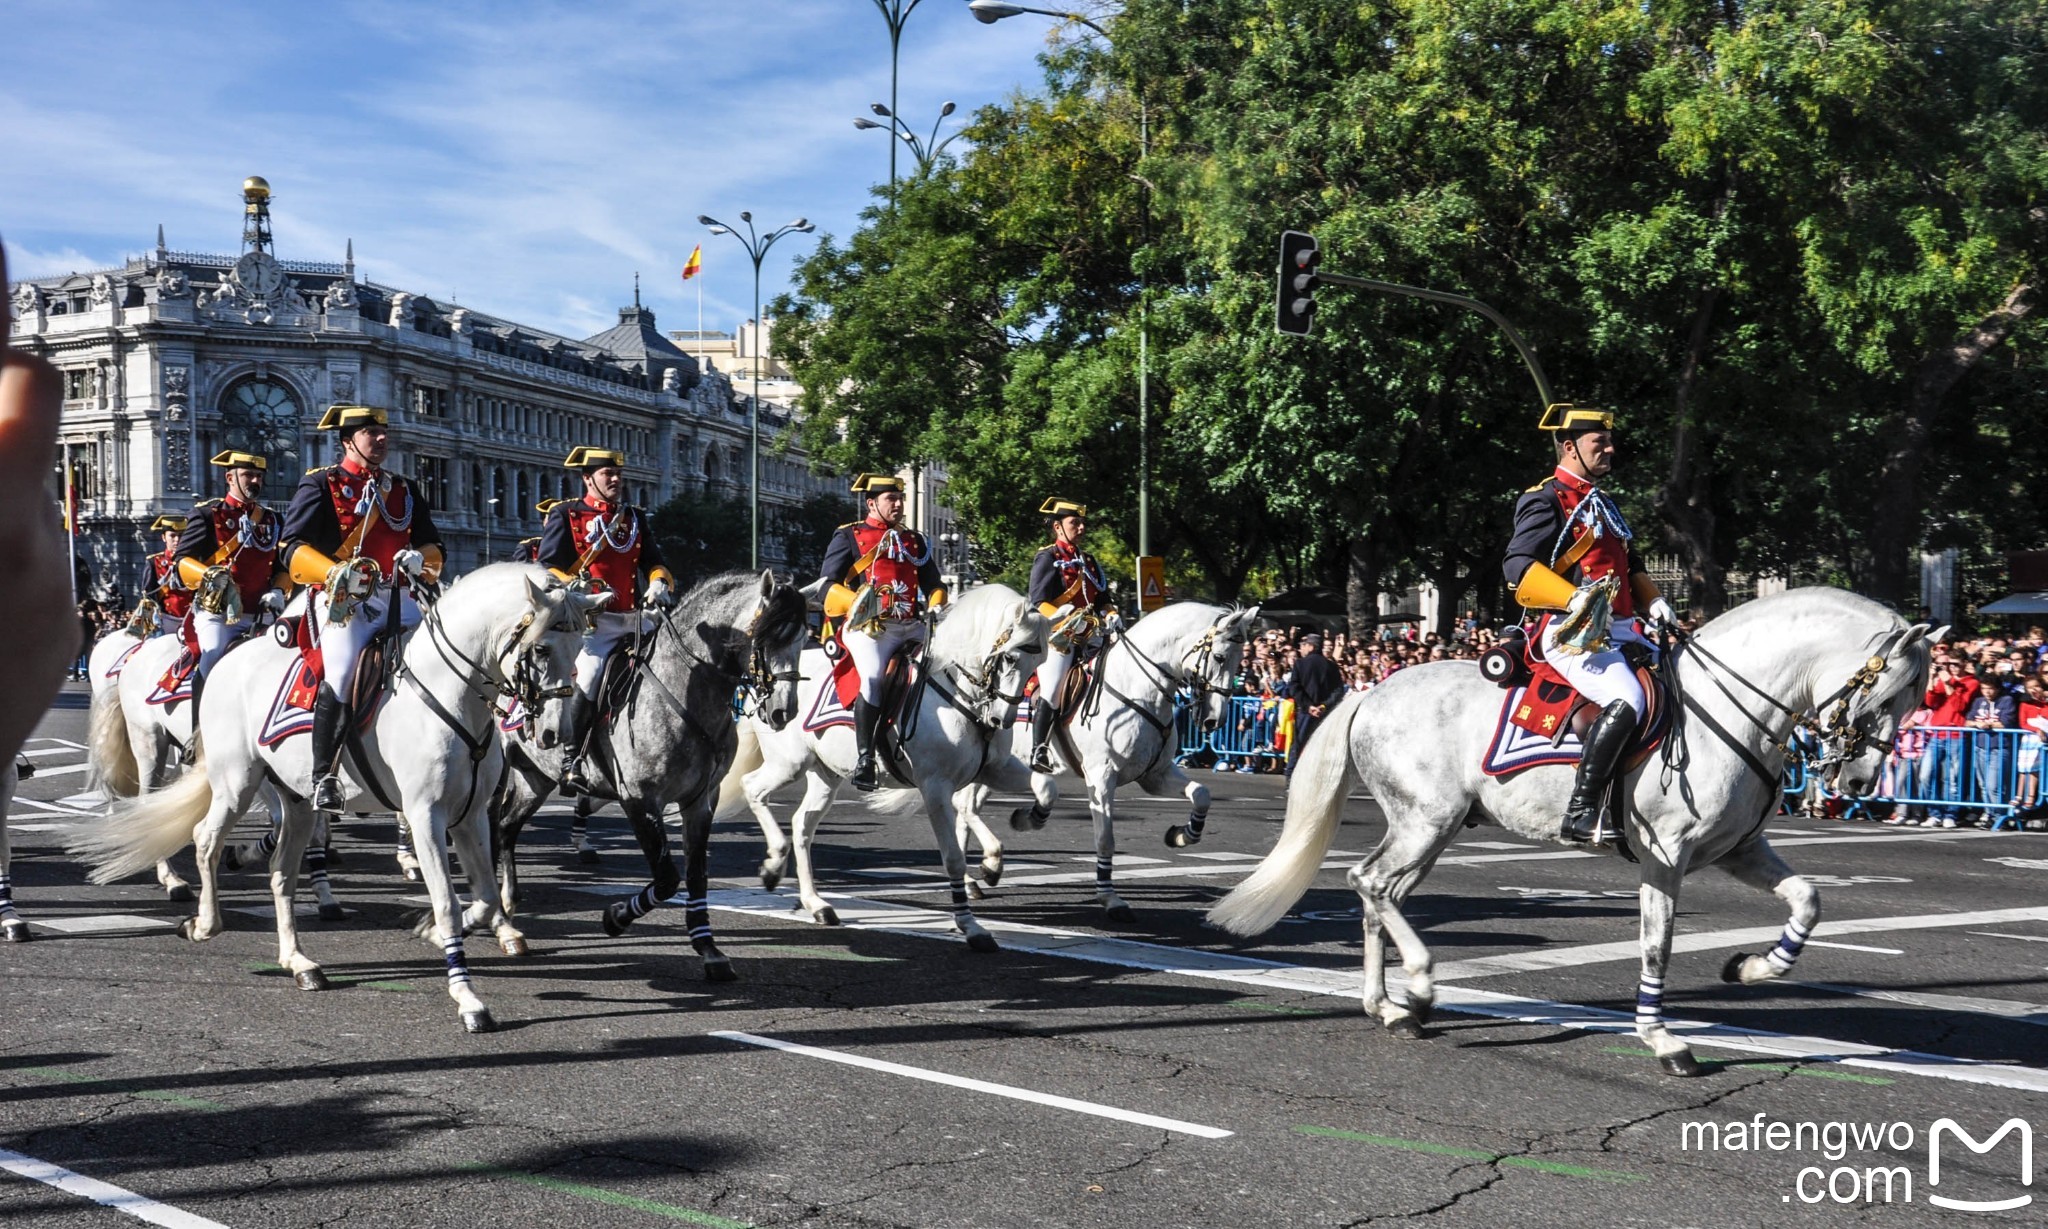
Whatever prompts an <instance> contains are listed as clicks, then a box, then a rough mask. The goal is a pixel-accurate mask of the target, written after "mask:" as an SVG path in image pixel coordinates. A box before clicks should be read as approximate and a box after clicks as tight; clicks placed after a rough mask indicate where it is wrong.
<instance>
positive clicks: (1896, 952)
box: [1806, 939, 1906, 956]
mask: <svg viewBox="0 0 2048 1229" xmlns="http://www.w3.org/2000/svg"><path fill="white" fill-rule="evenodd" d="M1806 946H1808V947H1839V948H1841V949H1842V950H1843V951H1845V952H1876V953H1877V954H1878V955H1880V956H1903V955H1905V954H1906V953H1905V950H1904V949H1903V948H1897V947H1865V946H1863V945H1862V944H1861V943H1827V942H1823V941H1822V940H1820V939H1808V940H1807V941H1806Z"/></svg>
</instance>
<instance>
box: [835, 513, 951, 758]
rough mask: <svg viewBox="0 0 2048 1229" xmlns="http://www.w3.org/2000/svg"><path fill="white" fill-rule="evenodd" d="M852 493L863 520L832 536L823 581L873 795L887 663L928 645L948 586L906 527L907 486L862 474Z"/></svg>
mask: <svg viewBox="0 0 2048 1229" xmlns="http://www.w3.org/2000/svg"><path fill="white" fill-rule="evenodd" d="M853 489H854V490H855V491H856V492H858V493H860V494H861V495H864V496H866V498H867V509H868V514H867V517H866V519H864V520H858V521H849V522H848V523H846V524H844V525H841V526H840V527H839V528H838V529H835V530H833V532H832V540H831V542H830V543H829V544H828V545H827V546H826V547H825V562H824V564H823V565H822V566H821V567H820V568H819V578H820V579H821V580H823V581H824V582H825V583H826V585H827V586H828V588H827V589H826V591H825V617H826V618H827V619H830V620H834V621H838V622H841V623H843V626H844V628H845V630H844V633H843V634H842V636H841V640H842V642H843V643H844V644H845V645H846V651H847V654H848V655H849V656H850V657H851V658H852V659H853V667H854V671H855V672H856V673H857V674H858V675H859V676H860V695H859V697H858V698H856V699H855V700H854V702H853V737H854V744H855V746H856V747H857V748H858V750H859V758H858V759H857V760H856V762H855V764H854V769H853V777H852V781H853V787H854V788H855V789H857V790H861V791H863V792H866V791H869V790H873V789H874V788H875V787H876V786H877V785H878V784H879V782H877V780H876V779H875V728H876V727H877V726H878V725H880V724H881V720H882V683H883V681H884V678H885V677H886V674H887V671H888V667H889V661H890V659H891V658H893V657H895V656H896V655H897V654H898V653H901V652H903V651H904V650H905V649H907V648H909V647H910V646H911V645H923V644H924V642H925V636H926V633H927V627H926V624H925V619H924V616H925V614H926V613H927V612H928V611H938V610H940V609H943V608H944V607H945V605H946V588H945V581H944V580H943V579H942V578H941V577H940V576H939V566H938V564H937V563H935V562H933V560H932V548H931V543H930V542H928V541H926V540H925V536H924V535H923V534H921V533H919V532H918V531H917V530H915V529H911V528H908V527H907V526H906V525H905V524H904V511H905V509H904V493H903V480H902V479H900V478H897V477H896V476H894V475H893V474H862V475H861V476H860V477H858V478H855V479H854V480H853Z"/></svg>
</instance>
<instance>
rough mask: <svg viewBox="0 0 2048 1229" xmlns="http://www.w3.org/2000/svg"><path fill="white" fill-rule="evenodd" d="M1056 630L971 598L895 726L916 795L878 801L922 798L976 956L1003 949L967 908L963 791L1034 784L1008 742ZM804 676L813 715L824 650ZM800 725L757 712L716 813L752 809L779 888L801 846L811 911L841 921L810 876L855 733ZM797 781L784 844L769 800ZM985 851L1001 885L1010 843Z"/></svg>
mask: <svg viewBox="0 0 2048 1229" xmlns="http://www.w3.org/2000/svg"><path fill="white" fill-rule="evenodd" d="M848 634H849V635H859V634H860V633H859V632H849V633H848ZM1048 634H1049V627H1048V624H1047V622H1046V619H1045V616H1044V615H1041V614H1039V613H1038V612H1037V611H1036V610H1034V609H1032V607H1031V605H1030V604H1029V603H1027V602H1026V601H1025V600H1024V598H1023V596H1022V595H1021V594H1019V593H1018V592H1017V591H1016V590H1015V589H1011V588H1009V587H1008V586H1006V585H983V586H981V587H980V588H977V589H970V590H968V591H967V592H966V593H964V594H962V595H961V596H960V598H959V599H958V600H957V601H955V602H954V603H953V606H952V609H951V610H949V611H948V612H947V614H946V617H945V619H944V620H942V621H941V622H940V623H939V625H938V628H937V629H936V630H935V631H933V633H932V636H931V643H930V644H929V645H928V646H927V648H926V651H925V658H924V663H923V665H922V667H921V668H922V669H923V670H924V671H925V681H924V683H923V684H922V685H921V686H920V687H919V688H918V689H917V691H916V692H915V693H914V694H913V696H912V697H911V700H912V701H914V706H913V705H912V704H908V703H907V704H906V706H905V710H904V715H903V720H902V721H901V722H900V723H899V727H898V728H899V730H908V731H909V733H908V736H907V737H905V738H904V740H903V759H904V760H906V761H907V771H908V772H909V774H910V777H911V778H912V779H913V780H914V782H915V785H916V789H915V791H914V792H913V791H911V790H891V791H886V792H884V793H883V794H881V795H879V796H878V797H877V799H876V802H877V804H878V805H879V806H882V807H885V808H905V807H907V806H908V805H914V804H915V802H916V800H917V799H918V798H919V797H920V796H921V797H922V798H923V800H924V804H925V811H926V815H927V816H928V817H929V819H930V820H931V825H932V836H933V838H934V839H935V840H936V841H937V842H938V846H939V854H940V857H941V859H942V860H943V861H944V863H945V867H946V877H947V878H948V879H949V880H951V881H952V886H953V927H954V929H956V930H958V931H959V932H960V933H961V934H963V935H965V936H966V937H967V946H968V947H970V948H972V949H974V950H975V951H977V952H992V951H995V950H996V941H995V937H994V936H993V935H991V934H989V933H988V931H987V930H985V929H983V928H982V925H981V923H980V922H978V921H976V920H975V917H974V912H973V910H972V909H970V908H969V907H968V904H967V882H966V880H967V856H966V854H964V853H963V852H962V851H961V844H960V839H959V836H958V834H957V833H956V831H955V828H954V817H955V805H954V795H956V794H959V793H962V792H963V791H964V790H965V789H966V788H967V787H969V786H971V785H974V784H976V783H981V784H986V785H994V786H996V787H997V788H1002V789H1024V788H1027V787H1028V786H1029V785H1030V775H1031V774H1030V770H1029V769H1028V768H1026V767H1025V766H1024V764H1023V762H1022V761H1020V760H1017V759H1016V758H1015V757H1013V756H1010V755H1008V754H1006V753H1005V750H1004V747H1005V742H1004V740H1005V739H1006V738H1007V737H1008V731H1009V728H1010V726H1011V724H1012V723H1013V721H1014V720H1015V718H1016V715H1017V705H1018V703H1019V701H1020V700H1021V699H1022V698H1023V692H1024V684H1025V682H1026V681H1027V680H1028V679H1030V677H1031V675H1032V674H1033V672H1035V671H1036V670H1037V669H1038V665H1039V663H1040V662H1042V661H1044V660H1045V651H1046V642H1047V637H1048ZM801 669H802V673H803V680H802V682H801V683H800V684H799V685H798V687H799V691H798V697H799V705H798V708H797V711H798V712H799V713H811V712H815V711H816V710H817V701H818V697H819V693H820V692H821V691H822V690H823V689H824V688H826V687H830V686H832V685H833V684H832V671H831V669H830V667H829V666H828V664H827V660H826V657H825V654H824V652H823V651H822V650H818V649H813V650H811V651H809V652H806V653H805V654H804V655H803V663H802V667H801ZM803 727H804V723H803V722H802V721H792V722H790V723H789V724H788V725H786V726H784V727H783V728H782V729H780V730H777V729H775V728H774V727H773V726H772V725H771V724H769V723H768V722H766V721H763V720H762V719H761V718H759V717H748V718H746V719H745V720H743V721H741V722H740V746H739V752H738V754H737V755H736V756H734V758H733V764H732V767H731V768H730V769H729V770H728V771H727V773H726V775H725V779H724V781H723V782H721V784H720V787H719V806H718V812H719V814H720V815H727V816H729V815H734V814H737V813H738V811H739V809H740V807H741V806H742V805H745V806H747V807H749V808H751V809H752V811H753V813H754V818H755V819H756V820H757V821H758V822H759V823H760V825H761V833H762V835H763V836H764V837H765V838H766V839H767V842H768V849H769V859H768V861H765V862H763V863H762V876H763V881H764V882H766V883H767V884H768V885H769V886H770V887H773V886H774V884H775V882H776V880H777V879H779V877H780V867H781V863H782V861H783V859H784V858H786V857H787V855H788V853H789V851H790V850H791V849H792V848H793V849H794V850H795V853H796V865H797V892H798V896H799V898H800V899H801V901H802V903H803V907H804V908H805V909H807V910H809V911H810V914H811V916H812V917H814V918H816V919H817V920H818V921H820V922H824V923H827V924H837V922H838V920H839V917H838V914H837V913H835V912H834V911H833V909H832V907H831V906H830V905H828V904H826V903H825V898H824V897H822V896H820V895H819V894H818V889H817V884H816V882H815V881H814V880H813V878H812V875H811V851H810V845H811V837H812V834H813V833H814V832H815V830H816V824H817V821H818V819H819V818H820V817H821V816H823V815H824V813H825V810H826V808H828V807H830V806H831V805H832V798H833V795H834V794H835V793H836V792H837V791H838V789H839V784H840V782H842V781H844V780H845V779H846V778H847V777H849V776H851V775H853V767H854V759H855V747H854V738H853V729H852V727H851V726H847V725H835V726H828V727H826V728H825V729H823V730H821V731H818V732H816V733H813V732H810V731H807V730H805V729H804V728H803ZM799 777H801V778H803V779H804V780H805V787H804V797H803V801H802V802H801V803H799V804H798V806H797V809H796V813H795V814H794V815H792V816H791V817H790V829H791V833H792V838H793V839H785V838H784V837H783V835H782V828H781V825H780V824H778V823H777V822H776V820H775V813H774V812H773V811H772V810H771V809H770V808H769V806H768V796H769V795H770V794H772V793H774V792H775V791H776V790H778V789H780V788H782V787H783V786H785V785H788V784H789V783H791V782H793V781H795V780H797V779H798V778H799ZM984 831H986V830H985V829H984ZM991 844H993V854H992V855H990V846H991ZM983 853H984V861H983V868H982V869H983V872H984V873H985V874H990V875H991V882H993V880H994V878H996V877H999V876H1000V875H1001V873H1002V863H1001V856H1002V846H1001V844H1000V843H999V842H995V838H994V834H992V833H990V834H988V835H987V836H986V837H985V838H984V845H983ZM990 856H992V857H993V859H994V861H993V863H992V864H991V862H990V861H989V858H990ZM771 867H772V868H773V873H772V875H771Z"/></svg>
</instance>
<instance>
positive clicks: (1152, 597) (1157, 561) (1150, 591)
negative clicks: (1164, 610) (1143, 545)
mask: <svg viewBox="0 0 2048 1229" xmlns="http://www.w3.org/2000/svg"><path fill="white" fill-rule="evenodd" d="M1164 605H1166V560H1164V559H1162V558H1160V557H1159V556H1158V555H1140V556H1138V610H1139V611H1140V612H1146V611H1153V610H1157V609H1159V608H1160V607H1161V606H1164Z"/></svg>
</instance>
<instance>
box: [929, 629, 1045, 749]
mask: <svg viewBox="0 0 2048 1229" xmlns="http://www.w3.org/2000/svg"><path fill="white" fill-rule="evenodd" d="M1016 630H1017V629H1016V628H1015V627H1014V626H1012V627H1006V628H1004V629H1003V634H1002V635H1000V636H997V637H996V642H995V643H994V644H993V645H990V646H989V650H988V656H986V657H984V658H982V660H981V669H980V670H977V671H975V673H974V674H973V675H971V676H969V677H967V678H965V679H963V678H961V677H960V676H959V675H958V674H954V675H953V681H954V683H956V684H960V683H965V684H966V688H965V689H966V690H971V691H973V692H975V693H977V694H978V695H979V697H980V698H979V699H977V700H975V701H974V702H973V703H972V704H971V705H970V704H966V703H962V702H961V699H960V697H959V696H956V695H954V694H952V692H951V691H950V690H949V689H947V688H946V687H945V686H943V685H941V684H939V683H938V682H937V680H936V679H934V680H933V682H934V685H935V686H938V687H939V694H940V695H942V696H945V697H946V698H947V699H948V700H950V701H952V703H953V706H954V707H956V708H960V709H963V710H971V711H972V712H973V713H974V714H975V718H974V719H975V721H976V722H977V723H979V724H980V725H982V726H983V727H985V728H987V729H991V730H994V729H1000V728H1001V727H1002V722H1001V721H1000V720H998V719H997V718H996V707H997V705H998V704H1006V705H1017V704H1022V703H1023V702H1024V689H1025V687H1027V686H1028V685H1029V683H1030V677H1031V676H1030V675H1028V674H1026V675H1022V676H1020V681H1019V682H1018V684H1017V693H1016V694H1015V695H1011V694H1010V693H1008V692H1005V691H999V690H997V689H996V674H997V673H998V672H999V671H1000V669H1001V667H1002V656H1003V646H1004V645H1006V644H1008V643H1010V635H1011V633H1012V632H1015V631H1016ZM933 673H934V674H936V673H937V671H933Z"/></svg>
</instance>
